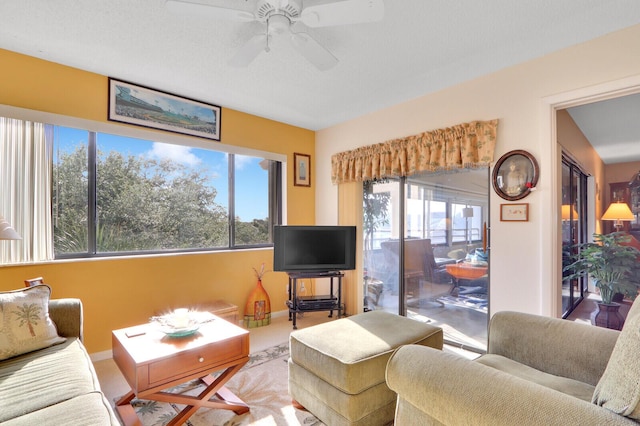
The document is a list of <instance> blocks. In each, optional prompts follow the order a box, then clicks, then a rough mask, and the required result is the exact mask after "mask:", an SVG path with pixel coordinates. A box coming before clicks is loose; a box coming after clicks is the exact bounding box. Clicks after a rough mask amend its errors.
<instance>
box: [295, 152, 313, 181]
mask: <svg viewBox="0 0 640 426" xmlns="http://www.w3.org/2000/svg"><path fill="white" fill-rule="evenodd" d="M293 184H294V185H295V186H311V156H310V155H307V154H300V153H297V152H294V153H293Z"/></svg>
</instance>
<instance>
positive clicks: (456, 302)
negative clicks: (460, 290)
mask: <svg viewBox="0 0 640 426" xmlns="http://www.w3.org/2000/svg"><path fill="white" fill-rule="evenodd" d="M437 300H438V302H441V303H443V304H445V305H451V306H457V307H460V308H468V309H473V310H475V311H478V312H482V313H484V314H486V313H487V303H488V300H487V295H486V294H461V295H459V296H442V297H438V299H437Z"/></svg>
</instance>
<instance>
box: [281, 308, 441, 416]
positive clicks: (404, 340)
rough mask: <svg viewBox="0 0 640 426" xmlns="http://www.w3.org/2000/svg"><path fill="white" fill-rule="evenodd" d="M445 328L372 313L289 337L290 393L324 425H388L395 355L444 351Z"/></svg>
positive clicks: (391, 412) (393, 397) (393, 396)
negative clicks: (420, 348) (420, 349)
mask: <svg viewBox="0 0 640 426" xmlns="http://www.w3.org/2000/svg"><path fill="white" fill-rule="evenodd" d="M442 339H443V335H442V329H441V328H440V327H434V326H432V325H429V324H425V323H422V322H418V321H414V320H411V319H408V318H405V317H402V316H398V315H394V314H390V313H388V312H384V311H372V312H366V313H362V314H358V315H354V316H352V317H348V318H342V319H339V320H335V321H331V322H328V323H325V324H320V325H316V326H313V327H309V328H305V329H303V330H297V331H294V332H292V333H291V336H290V338H289V349H290V358H289V394H290V395H291V397H292V398H293V399H294V400H295V401H297V402H298V403H299V404H300V405H302V406H303V407H305V408H306V409H307V410H309V411H310V412H311V413H313V415H315V416H316V417H317V418H318V419H320V420H321V421H322V422H323V423H325V424H327V425H331V426H340V425H363V426H364V425H367V426H371V425H386V424H389V423H391V422H392V421H393V416H394V412H395V406H396V394H395V393H394V392H393V391H391V390H390V389H389V388H388V387H387V385H386V383H385V376H384V375H385V368H386V365H387V361H388V360H389V357H390V356H391V354H392V353H393V351H394V350H395V349H396V348H398V347H400V346H402V345H407V344H417V345H424V346H430V347H432V348H436V349H442Z"/></svg>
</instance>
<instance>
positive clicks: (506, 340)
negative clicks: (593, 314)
mask: <svg viewBox="0 0 640 426" xmlns="http://www.w3.org/2000/svg"><path fill="white" fill-rule="evenodd" d="M619 334H620V332H618V331H615V330H609V329H606V328H602V327H594V326H591V325H587V324H580V323H576V322H574V321H567V320H561V319H557V318H549V317H542V316H538V315H532V314H524V313H521V312H508V311H504V312H497V313H496V314H495V315H494V316H493V317H492V318H491V322H490V325H489V344H488V349H487V352H488V353H491V354H497V355H502V356H504V357H506V358H509V359H512V360H514V361H517V362H519V363H521V364H525V365H528V366H530V367H533V368H535V369H537V370H540V371H544V372H545V373H549V374H553V375H556V376H562V377H567V378H570V379H575V380H578V381H581V382H584V383H588V384H590V385H592V386H595V385H596V384H597V383H598V380H600V377H601V376H602V374H603V373H604V370H605V368H606V366H607V363H608V362H609V357H610V356H611V352H612V351H613V347H614V345H615V343H616V340H617V339H618V335H619Z"/></svg>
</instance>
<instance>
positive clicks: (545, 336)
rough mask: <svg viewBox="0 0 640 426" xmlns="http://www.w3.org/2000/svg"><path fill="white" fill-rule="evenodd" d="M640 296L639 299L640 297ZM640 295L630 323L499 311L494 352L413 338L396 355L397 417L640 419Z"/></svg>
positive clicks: (405, 420)
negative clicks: (440, 346)
mask: <svg viewBox="0 0 640 426" xmlns="http://www.w3.org/2000/svg"><path fill="white" fill-rule="evenodd" d="M636 305H638V306H636ZM638 329H640V304H635V305H634V306H633V307H632V308H631V310H630V312H629V315H628V316H627V321H626V323H625V326H624V328H623V330H622V331H621V332H617V331H613V330H608V329H604V328H600V327H594V326H590V325H585V324H579V323H575V322H571V321H565V320H560V319H553V318H546V317H541V316H535V315H528V314H523V313H516V312H499V313H496V314H495V315H494V316H493V318H492V319H491V324H490V330H489V345H488V353H487V354H486V355H483V356H481V357H479V358H478V359H476V360H475V361H469V360H467V359H465V358H462V357H459V356H456V355H453V354H450V353H446V352H442V351H437V350H433V349H432V348H428V347H424V346H415V345H408V346H404V347H401V348H399V349H398V350H397V351H396V352H395V353H394V354H393V355H392V357H391V358H390V360H389V362H388V364H387V369H386V381H387V385H388V386H389V388H390V389H392V390H393V391H395V392H396V393H397V395H398V400H397V408H396V414H395V424H397V425H402V426H411V425H474V426H479V425H491V426H495V425H519V426H521V425H545V426H547V425H562V426H566V425H581V426H585V425H594V426H596V425H598V426H599V425H618V424H620V425H623V424H637V420H638V419H639V418H640V408H639V407H638V402H639V401H640V389H639V387H638V383H639V381H640V356H639V355H638V354H639V353H640V338H639V336H638V331H637V330H638Z"/></svg>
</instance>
